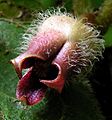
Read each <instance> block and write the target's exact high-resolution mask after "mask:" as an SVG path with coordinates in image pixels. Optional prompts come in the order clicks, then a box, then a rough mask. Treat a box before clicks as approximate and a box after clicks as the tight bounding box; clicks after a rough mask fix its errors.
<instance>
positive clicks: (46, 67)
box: [11, 10, 103, 105]
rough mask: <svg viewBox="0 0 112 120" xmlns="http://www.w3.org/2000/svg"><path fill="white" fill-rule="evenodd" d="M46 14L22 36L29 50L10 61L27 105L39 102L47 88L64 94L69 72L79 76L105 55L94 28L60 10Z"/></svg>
mask: <svg viewBox="0 0 112 120" xmlns="http://www.w3.org/2000/svg"><path fill="white" fill-rule="evenodd" d="M47 13H48V15H47V17H45V16H44V17H43V18H41V19H40V20H41V21H42V22H40V20H36V21H34V22H33V24H32V25H31V28H29V29H28V30H27V33H25V34H24V35H23V38H24V39H25V41H24V42H26V41H27V42H26V43H27V44H25V46H27V47H25V49H24V50H25V51H24V52H23V53H21V54H20V55H19V56H18V57H17V58H15V59H13V60H11V62H12V64H13V65H14V67H15V70H16V72H17V74H18V77H19V79H20V80H19V82H18V85H17V91H16V96H17V98H18V99H19V100H22V101H25V102H26V103H27V104H28V105H34V104H36V103H38V102H40V101H41V100H42V99H43V97H44V96H45V93H46V90H47V89H48V88H51V89H56V90H57V91H58V92H59V93H61V91H62V90H63V87H64V85H65V82H66V78H67V76H68V72H69V71H74V74H75V73H76V72H77V73H79V72H81V69H82V67H86V66H87V65H88V63H91V61H93V60H94V59H96V58H97V57H98V56H101V55H102V49H103V40H102V39H101V38H99V32H98V31H97V30H96V29H95V28H94V27H93V26H92V25H90V24H88V23H84V22H83V20H80V19H77V18H75V19H74V18H73V16H71V15H70V14H67V13H65V12H64V13H61V12H60V10H59V11H57V12H55V11H54V12H53V13H50V11H49V12H48V11H47ZM41 15H42V14H41ZM39 22H40V23H39ZM29 31H30V32H29ZM22 48H24V46H23V47H22ZM23 69H27V71H26V73H25V74H24V75H22V70H23Z"/></svg>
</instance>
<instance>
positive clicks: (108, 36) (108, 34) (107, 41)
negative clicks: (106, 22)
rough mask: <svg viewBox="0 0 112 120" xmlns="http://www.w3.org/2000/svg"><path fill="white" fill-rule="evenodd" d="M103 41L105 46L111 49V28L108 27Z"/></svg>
mask: <svg viewBox="0 0 112 120" xmlns="http://www.w3.org/2000/svg"><path fill="white" fill-rule="evenodd" d="M104 39H105V46H106V47H111V46H112V26H110V27H109V29H108V31H107V32H106V34H105V35H104Z"/></svg>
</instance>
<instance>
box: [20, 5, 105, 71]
mask: <svg viewBox="0 0 112 120" xmlns="http://www.w3.org/2000/svg"><path fill="white" fill-rule="evenodd" d="M36 17H37V19H35V20H34V21H33V22H32V24H31V25H30V27H29V28H28V30H27V31H26V33H24V34H23V37H22V38H23V42H22V47H21V48H20V49H21V51H22V52H24V51H25V50H27V48H28V45H29V42H30V41H31V40H32V37H34V36H35V35H37V34H38V32H39V31H40V30H42V31H46V30H47V29H49V28H50V29H53V30H57V31H59V32H61V33H63V34H64V35H65V36H66V38H67V42H71V43H72V44H73V45H75V46H76V47H75V49H73V50H71V52H72V55H71V56H69V55H68V57H67V61H66V62H68V64H69V68H73V69H74V71H75V72H77V73H80V72H81V70H82V67H83V68H84V67H85V66H87V65H88V64H91V65H92V61H93V60H94V59H98V57H99V56H102V50H103V49H104V40H103V39H102V38H101V36H100V32H99V31H98V30H97V29H96V28H95V27H94V26H93V25H92V24H90V23H88V22H85V19H79V18H75V19H74V16H73V15H72V14H69V13H67V11H66V9H65V8H63V7H62V8H59V7H58V8H57V9H54V8H52V9H48V10H46V11H45V12H43V11H42V12H39V13H38V14H37V15H36ZM63 20H65V21H63ZM50 51H51V50H49V49H47V48H46V53H47V54H49V52H50ZM69 68H68V69H69Z"/></svg>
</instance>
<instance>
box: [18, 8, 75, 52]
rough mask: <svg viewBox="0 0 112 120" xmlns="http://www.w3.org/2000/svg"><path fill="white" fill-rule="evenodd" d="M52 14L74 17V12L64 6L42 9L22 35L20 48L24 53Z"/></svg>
mask: <svg viewBox="0 0 112 120" xmlns="http://www.w3.org/2000/svg"><path fill="white" fill-rule="evenodd" d="M51 16H68V17H72V18H74V17H73V15H72V14H70V13H67V10H66V9H65V8H64V7H57V8H56V9H55V8H53V7H52V8H50V9H47V10H46V11H41V12H39V13H37V14H35V17H36V19H34V20H33V21H32V23H31V25H30V26H29V28H28V29H27V30H26V31H25V33H24V34H23V36H22V39H23V41H22V43H21V47H20V48H19V49H20V52H22V53H23V52H24V51H26V50H27V48H28V44H29V42H30V40H31V39H32V37H33V36H35V35H36V34H37V33H38V31H39V28H40V27H41V25H42V24H43V23H44V21H45V20H47V19H48V18H49V17H51Z"/></svg>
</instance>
